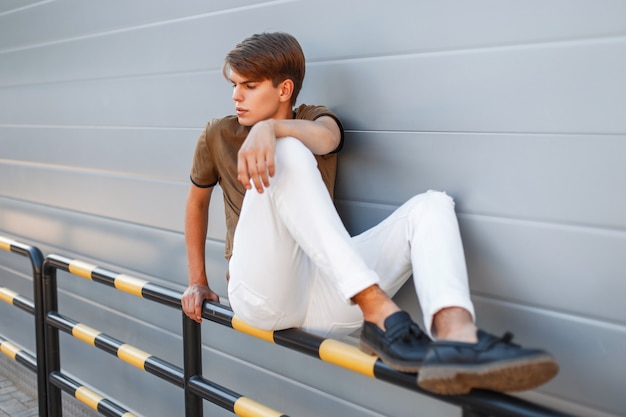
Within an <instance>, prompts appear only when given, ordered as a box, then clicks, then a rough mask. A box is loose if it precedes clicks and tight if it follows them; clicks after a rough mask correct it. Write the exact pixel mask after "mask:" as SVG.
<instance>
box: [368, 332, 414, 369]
mask: <svg viewBox="0 0 626 417" xmlns="http://www.w3.org/2000/svg"><path fill="white" fill-rule="evenodd" d="M359 349H361V351H363V352H365V353H367V354H368V355H372V356H378V357H379V358H380V360H381V361H383V363H384V364H385V365H387V366H389V367H390V368H392V369H395V370H396V371H400V372H406V373H411V374H415V373H417V372H418V371H419V369H420V365H421V363H420V364H415V363H411V362H402V361H398V360H397V359H394V358H390V357H389V356H387V355H385V354H384V353H382V352H378V351H377V350H376V349H375V348H374V347H373V346H370V345H369V344H368V343H367V342H365V341H363V340H359Z"/></svg>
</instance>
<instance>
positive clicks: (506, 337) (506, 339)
mask: <svg viewBox="0 0 626 417" xmlns="http://www.w3.org/2000/svg"><path fill="white" fill-rule="evenodd" d="M512 340H513V333H511V332H505V333H504V334H503V335H502V337H493V339H492V340H491V343H489V346H490V347H491V346H495V345H497V344H498V343H504V344H507V345H512V346H517V345H515V344H514V343H512Z"/></svg>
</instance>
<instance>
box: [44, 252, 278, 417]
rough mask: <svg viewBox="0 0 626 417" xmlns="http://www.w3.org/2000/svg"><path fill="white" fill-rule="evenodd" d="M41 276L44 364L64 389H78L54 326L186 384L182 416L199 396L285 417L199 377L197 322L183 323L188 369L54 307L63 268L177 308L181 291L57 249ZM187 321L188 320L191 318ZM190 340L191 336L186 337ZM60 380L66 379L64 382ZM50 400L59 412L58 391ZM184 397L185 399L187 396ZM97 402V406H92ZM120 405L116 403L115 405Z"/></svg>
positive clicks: (244, 411) (262, 415)
mask: <svg viewBox="0 0 626 417" xmlns="http://www.w3.org/2000/svg"><path fill="white" fill-rule="evenodd" d="M43 270H44V273H43V279H44V282H45V286H46V289H47V291H46V295H45V297H44V311H45V317H46V324H47V325H48V327H49V329H51V331H50V332H49V334H48V338H47V343H48V344H49V345H51V346H52V349H49V352H55V354H49V355H48V364H49V365H48V369H49V370H50V375H51V378H52V379H51V381H52V382H53V384H54V385H55V387H57V388H59V389H63V390H64V391H65V392H68V393H70V394H74V393H79V392H82V391H77V390H76V389H74V385H73V384H71V383H68V382H67V381H68V380H69V379H68V378H67V377H66V376H65V375H63V373H62V372H61V366H60V352H59V349H58V346H59V344H58V334H57V333H58V330H61V331H63V332H65V333H68V334H70V335H72V336H73V337H75V338H77V339H79V340H81V341H83V342H85V343H87V344H89V345H91V346H94V347H96V348H99V349H101V350H104V351H105V352H107V353H109V354H111V355H114V356H116V357H117V358H118V359H120V360H122V361H124V362H126V363H129V364H131V365H133V366H135V367H137V368H139V369H141V370H143V371H146V372H148V373H150V374H153V375H155V376H157V377H159V378H161V379H163V380H166V381H168V382H170V383H173V384H175V385H177V386H179V387H182V388H185V397H186V402H188V404H187V405H186V407H185V408H186V414H185V415H186V416H188V417H196V416H197V417H199V416H201V415H202V406H201V402H200V403H199V402H198V401H197V400H198V399H206V400H208V401H211V402H213V403H214V404H216V405H219V406H221V407H222V408H224V409H226V410H228V411H230V412H232V413H234V414H235V415H237V416H241V417H255V416H256V417H281V416H283V417H287V416H286V415H285V414H283V413H280V412H278V411H276V410H274V409H272V408H270V407H267V406H265V405H263V404H261V403H259V402H257V401H255V400H252V399H250V398H248V397H246V396H243V395H241V394H238V393H236V392H233V391H231V390H229V389H227V388H224V387H222V386H220V385H218V384H215V383H213V382H211V381H208V380H206V379H204V378H202V376H201V373H202V369H201V368H202V367H201V354H200V350H201V345H200V335H199V331H200V326H195V324H197V323H193V324H191V323H188V325H187V326H185V329H184V331H185V337H183V351H184V352H185V357H186V359H185V365H186V368H189V369H181V368H179V367H177V366H175V365H172V364H170V363H168V362H166V361H164V360H162V359H159V358H157V357H155V356H153V355H151V354H149V353H147V352H144V351H142V350H141V349H138V348H137V347H134V346H131V345H129V344H126V343H124V342H122V341H119V340H117V339H115V338H113V337H111V336H109V335H106V334H104V333H102V332H100V331H98V330H96V329H93V328H91V327H89V326H87V325H86V324H83V323H79V322H77V321H75V320H73V319H71V318H68V317H65V316H63V315H61V314H59V313H58V311H57V299H56V271H57V270H62V271H66V272H69V273H70V274H72V275H76V276H78V277H81V278H84V279H88V280H90V281H93V282H97V283H100V284H104V285H107V286H110V287H114V288H115V289H117V290H119V291H122V292H125V293H128V294H131V295H134V296H137V297H141V298H144V299H147V300H151V301H156V302H158V303H161V304H164V305H167V306H169V307H174V308H177V309H180V300H181V297H182V293H181V292H179V291H175V290H172V289H170V288H167V287H163V286H160V285H157V284H154V283H151V282H149V281H146V280H143V279H140V278H136V277H132V276H130V275H127V274H121V273H117V272H113V271H110V270H108V269H105V268H100V267H98V266H96V265H92V264H90V263H87V262H83V261H80V260H75V259H69V258H65V257H63V256H59V255H49V256H48V257H47V258H46V260H45V262H44V266H43ZM190 321H191V320H190ZM190 328H193V329H194V331H195V332H196V334H189V329H190ZM189 341H193V342H192V343H189ZM188 357H194V358H195V360H192V361H189V360H188V359H187V358H188ZM63 381H65V382H63ZM75 397H76V398H77V399H78V400H79V401H85V400H87V401H88V403H87V405H89V406H90V407H92V408H95V409H97V410H99V411H100V409H101V408H102V407H104V405H103V404H107V403H104V402H102V401H97V402H96V401H95V400H94V398H99V397H94V396H85V395H75ZM51 398H54V400H53V401H52V402H53V405H52V406H51V415H52V416H53V417H56V416H57V415H59V416H60V415H61V405H60V402H59V401H58V400H57V399H58V393H54V394H53V395H52V396H51ZM187 400H188V401H187ZM95 406H97V408H96V407H95ZM118 408H119V407H118ZM121 410H123V409H121V408H119V410H118V411H117V412H115V411H113V412H112V413H110V414H107V415H113V416H129V415H130V414H119V413H120V412H121Z"/></svg>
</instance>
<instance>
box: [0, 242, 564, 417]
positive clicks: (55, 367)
mask: <svg viewBox="0 0 626 417" xmlns="http://www.w3.org/2000/svg"><path fill="white" fill-rule="evenodd" d="M0 250H5V251H8V252H14V253H17V254H20V255H22V256H27V257H29V258H30V260H31V263H32V267H33V284H34V289H33V292H34V302H33V301H31V300H29V299H28V298H26V297H23V296H21V295H20V294H18V293H16V292H14V291H12V290H10V289H8V288H5V287H0V300H2V301H4V302H6V303H9V304H11V305H13V306H15V307H17V308H20V309H22V310H24V311H26V312H29V313H31V314H33V315H34V316H35V324H36V326H35V327H36V332H37V357H34V356H33V355H32V354H30V353H28V352H26V351H24V350H23V349H21V348H20V347H18V346H17V345H15V344H13V343H11V342H10V341H9V340H7V339H5V338H4V337H2V336H0V351H1V352H2V353H3V354H5V355H7V356H9V357H10V358H12V359H14V360H15V361H17V362H19V363H21V364H23V365H24V366H26V367H28V368H29V369H31V370H35V371H37V372H38V385H39V404H40V407H39V408H40V413H39V416H40V417H61V415H62V410H61V398H60V392H61V390H62V391H64V392H66V393H68V394H70V395H73V396H74V397H75V398H76V399H77V400H79V401H81V402H83V403H84V404H86V405H87V406H89V407H91V408H93V409H94V410H97V411H98V412H99V413H101V414H104V415H107V416H114V417H132V416H134V414H132V413H130V412H129V411H127V410H125V409H124V408H123V407H122V406H120V405H118V404H116V403H115V402H114V401H112V400H110V399H106V398H104V397H103V396H102V395H100V394H98V393H97V392H96V391H94V390H93V389H91V388H89V387H87V386H84V385H81V384H80V383H78V382H76V381H74V380H72V379H71V378H69V377H68V376H66V375H64V374H63V373H62V372H61V367H60V346H59V335H58V332H59V331H63V332H65V333H68V334H70V335H72V336H74V337H75V338H77V339H79V340H81V341H83V342H85V343H87V344H89V345H91V346H94V347H96V348H99V349H101V350H104V351H106V352H108V353H109V354H111V355H114V356H116V357H117V358H119V359H120V360H122V361H124V362H127V363H129V364H131V365H133V366H135V367H137V368H139V369H141V370H143V371H145V372H148V373H151V374H153V375H155V376H158V377H159V378H162V379H164V380H167V381H169V382H170V383H172V384H174V385H177V386H179V387H182V388H183V389H184V392H185V416H187V417H195V416H201V415H202V400H203V399H204V400H208V401H211V402H213V403H214V404H217V405H218V406H221V407H222V408H224V409H226V410H228V411H230V412H232V413H233V414H235V415H238V416H242V417H285V415H284V414H282V413H280V412H278V411H275V410H273V409H271V408H269V407H267V406H265V405H263V404H261V403H258V402H256V401H254V400H252V399H250V398H248V397H245V396H242V395H240V394H238V393H235V392H233V391H230V390H228V389H226V388H224V387H221V386H219V385H217V384H215V383H214V382H211V381H209V380H206V379H204V378H203V377H202V357H201V337H200V336H201V335H200V332H201V325H200V324H198V323H196V322H194V321H193V320H190V319H188V318H187V317H186V316H184V315H183V343H184V346H183V351H184V367H183V369H181V368H179V367H177V366H174V365H172V364H170V363H168V362H166V361H163V360H162V359H159V358H157V357H155V356H153V355H151V354H149V353H147V352H144V351H142V350H140V349H138V348H136V347H134V346H131V345H128V344H126V343H123V342H121V341H119V340H117V339H115V338H113V337H111V336H108V335H106V334H104V333H102V332H99V331H98V330H95V329H93V328H90V327H89V326H87V325H85V324H83V323H79V322H77V321H74V320H73V319H70V318H68V317H65V316H63V315H61V314H59V313H58V311H57V310H58V308H57V307H58V306H57V302H58V300H57V294H56V292H57V288H56V272H57V270H62V271H66V272H69V273H70V274H72V275H76V276H79V277H82V278H84V279H88V280H90V281H93V282H97V283H100V284H104V285H107V286H110V287H114V288H115V289H117V290H119V291H123V292H126V293H128V294H131V295H134V296H137V297H141V298H144V299H147V300H151V301H155V302H158V303H160V304H163V305H166V306H169V307H172V308H176V309H178V310H180V302H181V297H182V293H181V292H180V291H176V290H172V289H170V288H167V287H164V286H160V285H158V284H155V283H151V282H149V281H147V280H144V279H140V278H136V277H132V276H130V275H126V274H121V273H116V272H113V271H110V270H107V269H105V268H100V267H98V266H96V265H92V264H90V263H87V262H83V261H79V260H73V259H69V258H65V257H63V256H59V255H49V256H48V257H47V258H46V259H45V261H44V260H43V258H42V255H41V252H40V251H39V250H38V249H37V248H34V247H32V246H29V245H25V244H22V243H20V242H17V241H14V240H12V239H8V238H5V237H2V236H0ZM202 315H203V317H204V318H206V319H208V320H210V321H213V322H215V323H219V324H221V325H224V326H227V327H230V328H232V329H234V330H237V331H239V332H242V333H245V334H248V335H251V336H254V337H257V338H260V339H262V340H265V341H267V342H270V343H273V344H277V345H280V346H283V347H286V348H289V349H292V350H296V351H298V352H301V353H303V354H306V355H308V356H312V357H315V358H318V359H320V360H322V361H324V362H327V363H331V364H334V365H337V366H340V367H343V368H345V369H348V370H350V371H353V372H357V373H359V374H362V375H365V376H367V377H370V378H376V379H379V380H383V381H386V382H389V383H392V384H395V385H398V386H402V387H404V388H407V389H410V390H414V391H417V392H420V393H422V394H424V395H428V396H432V397H437V398H439V399H441V400H442V401H445V402H448V403H451V404H454V405H457V406H459V407H461V408H462V410H463V412H462V415H463V416H464V417H465V416H486V415H491V416H499V417H505V416H511V417H571V416H569V415H567V414H564V413H561V412H558V411H555V410H551V409H548V408H545V407H543V406H539V405H537V404H533V403H530V402H528V401H524V400H521V399H519V398H516V397H512V396H508V395H506V394H501V393H495V392H490V391H480V390H474V391H472V392H471V393H470V394H468V395H462V396H446V397H440V396H437V395H434V394H431V393H429V392H426V391H423V390H421V389H420V388H419V387H418V386H417V384H416V375H415V374H406V373H402V372H398V371H395V370H393V369H391V368H389V367H388V366H386V365H385V364H384V363H382V361H380V360H379V359H378V358H376V357H374V356H370V355H367V354H365V353H363V352H361V351H360V350H359V349H358V348H356V347H355V346H353V345H350V344H347V343H344V342H340V341H337V340H333V339H324V338H321V337H318V336H316V335H313V334H310V333H306V332H304V331H302V330H300V329H288V330H280V331H265V330H260V329H257V328H254V327H252V326H249V325H247V324H246V323H244V322H243V321H242V320H240V319H239V318H238V317H237V316H236V315H234V314H233V312H232V310H231V309H230V308H228V307H226V306H224V305H221V304H218V303H212V302H205V304H204V306H203V314H202ZM45 330H47V331H45ZM44 336H45V339H44ZM46 346H47V347H46ZM42 388H43V391H42Z"/></svg>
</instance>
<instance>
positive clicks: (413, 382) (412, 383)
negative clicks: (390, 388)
mask: <svg viewBox="0 0 626 417" xmlns="http://www.w3.org/2000/svg"><path fill="white" fill-rule="evenodd" d="M374 376H375V377H376V379H378V380H381V381H387V382H391V383H393V384H395V385H400V386H403V387H405V388H408V389H411V390H413V391H421V389H420V388H419V387H418V386H417V375H416V374H409V373H404V372H399V371H396V370H395V369H393V368H390V367H389V366H387V365H385V364H384V363H383V362H382V361H381V360H380V359H378V360H376V362H375V363H374Z"/></svg>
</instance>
